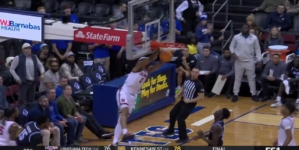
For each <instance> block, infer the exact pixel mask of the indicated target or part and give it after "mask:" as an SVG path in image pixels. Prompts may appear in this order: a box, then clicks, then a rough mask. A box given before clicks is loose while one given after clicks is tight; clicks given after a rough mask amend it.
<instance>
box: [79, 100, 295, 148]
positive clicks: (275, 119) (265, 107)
mask: <svg viewBox="0 0 299 150" xmlns="http://www.w3.org/2000/svg"><path fill="white" fill-rule="evenodd" d="M271 103H272V102H270V101H269V102H264V103H261V102H259V103H257V102H253V101H252V100H251V99H250V98H249V97H240V98H239V101H238V102H236V103H232V102H231V101H230V100H228V99H226V98H225V97H224V96H222V95H220V96H217V97H213V98H210V99H208V98H205V99H204V100H203V101H200V102H198V105H197V107H196V108H194V110H193V111H192V113H191V114H190V116H189V117H188V119H187V120H186V125H187V128H188V133H189V134H188V135H189V138H190V139H191V138H192V137H193V136H195V135H196V132H197V131H198V130H203V131H208V130H209V128H210V127H211V124H212V123H213V116H212V114H213V113H214V111H216V110H218V109H220V108H223V107H226V108H228V109H230V110H231V116H230V118H229V119H227V120H226V121H225V133H224V145H225V146H261V145H262V146H265V145H272V142H273V141H274V140H275V139H276V137H277V131H278V125H279V123H280V120H281V119H282V116H281V115H280V109H279V108H270V104H271ZM173 106H174V105H170V106H168V107H166V108H163V109H161V110H159V111H156V112H154V113H152V114H149V115H147V116H144V117H142V118H140V119H138V120H136V121H133V122H131V123H129V130H130V131H131V132H134V133H135V134H136V135H137V136H136V137H135V140H132V141H131V143H132V145H136V146H154V145H156V146H161V145H170V146H173V145H179V144H177V143H175V140H176V139H177V138H178V136H177V135H174V136H172V137H167V138H164V137H162V136H161V132H162V131H161V130H163V128H166V127H167V126H168V123H167V120H168V118H169V117H168V116H169V112H170V110H171V109H172V107H173ZM103 115H104V114H103ZM294 116H295V117H299V116H298V115H294ZM295 128H296V129H295V139H296V142H297V143H299V130H298V129H299V118H298V119H296V118H295ZM108 130H109V129H108ZM111 130H113V129H111ZM83 136H84V138H86V139H88V140H90V142H89V143H87V144H84V145H85V146H105V145H109V144H111V142H112V140H99V139H97V138H96V137H95V136H94V135H93V134H91V132H90V131H88V129H84V134H83ZM181 145H184V146H206V145H207V144H206V143H205V142H204V141H202V140H198V141H194V140H192V139H191V140H190V141H189V142H187V143H182V144H181Z"/></svg>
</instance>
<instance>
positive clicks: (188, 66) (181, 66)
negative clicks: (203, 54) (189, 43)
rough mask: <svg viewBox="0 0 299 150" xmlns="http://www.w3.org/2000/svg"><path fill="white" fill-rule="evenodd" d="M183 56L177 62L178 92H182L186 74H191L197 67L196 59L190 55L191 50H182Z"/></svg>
mask: <svg viewBox="0 0 299 150" xmlns="http://www.w3.org/2000/svg"><path fill="white" fill-rule="evenodd" d="M182 54H183V55H182V56H181V57H179V58H178V59H177V60H176V63H177V69H176V72H177V74H178V75H177V88H176V92H179V91H180V90H181V86H182V83H183V79H184V75H185V72H188V73H189V72H190V71H191V70H192V69H193V68H194V67H195V65H196V58H195V56H194V55H190V54H189V49H188V48H184V49H183V50H182Z"/></svg>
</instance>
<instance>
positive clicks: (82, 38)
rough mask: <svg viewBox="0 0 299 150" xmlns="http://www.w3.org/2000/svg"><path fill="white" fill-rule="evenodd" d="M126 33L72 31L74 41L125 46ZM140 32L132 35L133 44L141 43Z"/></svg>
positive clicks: (106, 30)
mask: <svg viewBox="0 0 299 150" xmlns="http://www.w3.org/2000/svg"><path fill="white" fill-rule="evenodd" d="M127 34H128V31H122V30H117V29H105V28H93V27H86V28H82V29H78V30H75V31H74V41H77V42H86V43H99V44H107V45H117V46H126V38H127ZM142 37H143V35H142V32H135V33H134V43H135V44H136V43H141V42H142Z"/></svg>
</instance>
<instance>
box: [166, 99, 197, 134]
mask: <svg viewBox="0 0 299 150" xmlns="http://www.w3.org/2000/svg"><path fill="white" fill-rule="evenodd" d="M195 106H196V103H185V102H184V101H183V99H182V100H181V101H179V102H178V103H177V104H176V105H175V106H174V107H173V108H172V110H171V111H170V114H169V118H170V121H169V128H168V132H170V133H174V125H175V121H176V120H178V128H179V138H180V139H182V140H184V139H187V138H188V137H187V131H186V122H185V120H186V119H187V118H188V116H189V114H190V112H191V111H192V110H193V108H194V107H195Z"/></svg>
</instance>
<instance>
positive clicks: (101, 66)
mask: <svg viewBox="0 0 299 150" xmlns="http://www.w3.org/2000/svg"><path fill="white" fill-rule="evenodd" d="M27 2H28V3H27ZM201 2H202V3H201ZM209 2H211V1H205V2H203V1H198V0H186V1H178V2H177V3H176V12H175V14H176V18H175V24H176V27H175V28H176V31H175V33H176V38H177V42H183V43H184V44H186V48H185V49H183V50H181V51H176V52H174V59H173V60H174V61H173V62H171V63H175V64H176V65H177V69H176V72H177V90H179V89H180V88H181V86H182V84H183V81H184V79H185V77H186V75H187V74H188V72H190V70H192V68H194V67H196V68H199V69H200V70H201V74H200V80H201V81H202V82H203V84H204V88H205V92H206V93H205V95H206V96H207V97H209V98H211V97H214V96H215V94H214V93H213V92H212V88H213V85H214V83H215V81H216V79H217V77H218V76H219V75H220V77H221V80H226V85H225V86H226V87H227V88H223V89H225V91H223V93H225V95H226V97H227V99H231V98H232V102H236V101H238V94H239V91H240V86H241V83H242V82H244V80H243V77H244V76H247V79H248V80H247V81H248V84H249V87H250V93H251V96H252V100H254V101H255V102H259V101H260V97H261V102H264V101H267V100H270V99H271V95H270V92H273V91H274V93H278V94H277V96H276V102H275V103H274V104H272V105H271V106H272V107H278V106H281V105H282V99H283V98H282V97H283V95H284V94H287V95H290V93H292V91H296V90H298V89H297V86H298V88H299V83H298V82H299V80H298V77H299V57H297V56H296V57H294V59H293V60H292V61H291V62H289V63H286V62H283V61H281V60H280V55H279V54H274V55H272V56H271V60H270V61H267V62H263V59H262V57H261V53H262V52H266V51H267V49H268V47H269V46H272V45H284V44H285V43H286V41H289V40H290V38H293V37H292V36H287V35H282V32H281V31H289V30H290V29H292V28H296V27H294V26H293V24H296V23H295V22H296V21H295V20H293V18H294V17H295V16H296V15H298V12H299V9H298V8H299V7H298V6H299V4H298V1H296V2H297V3H294V2H293V1H292V0H264V2H263V4H262V5H261V6H259V7H257V8H256V9H254V10H253V13H256V15H254V14H248V15H249V16H248V17H247V19H246V21H247V22H245V20H244V25H243V26H242V29H241V33H238V34H236V35H235V36H234V38H233V39H232V41H231V43H230V46H229V47H223V53H220V52H216V51H214V50H213V47H214V46H218V45H221V43H222V42H223V40H225V37H224V33H225V32H226V31H225V30H226V29H222V30H218V31H216V30H214V26H213V24H212V23H209V22H208V17H209V16H207V15H206V14H205V13H204V4H205V3H209ZM3 3H5V5H3V6H4V7H7V8H11V9H26V10H31V11H37V12H39V13H45V14H46V13H47V14H48V13H53V12H57V11H59V12H60V11H62V16H65V15H66V16H68V17H69V19H68V20H69V22H73V23H83V22H85V21H86V17H85V19H82V18H84V17H82V15H83V16H84V15H88V16H95V17H105V18H108V20H109V21H110V22H111V23H109V24H108V25H107V26H109V27H111V28H121V29H127V28H128V23H127V21H126V19H125V18H126V13H125V12H126V9H127V7H126V1H124V2H116V1H112V0H109V1H105V0H101V1H99V2H98V1H88V0H82V1H79V0H72V1H71V0H69V1H65V0H63V1H56V0H40V1H31V0H14V1H5V2H4V1H3ZM153 7H155V8H159V5H157V6H153ZM110 8H111V10H110ZM149 10H152V11H149ZM162 11H163V10H162ZM144 12H145V13H144V14H142V15H141V17H140V18H139V19H140V20H138V21H135V24H134V30H138V31H145V30H146V29H145V23H147V22H149V21H151V19H153V16H154V14H153V13H156V12H154V11H153V9H149V8H147V7H144ZM261 12H262V13H264V14H263V15H266V18H267V19H266V22H264V24H263V23H261V21H260V20H258V19H257V15H258V18H262V17H260V16H261V15H260V14H261ZM49 18H51V16H49ZM121 18H124V19H121ZM57 19H60V20H62V19H63V18H62V17H58V18H57ZM81 19H82V20H84V21H81ZM116 20H120V21H118V22H115V21H116ZM161 26H162V29H164V27H165V26H167V23H163V22H161ZM298 27H299V26H298ZM155 34H156V32H155V30H153V33H152V34H151V36H152V38H153V39H154V38H155V36H157V35H155ZM247 39H249V41H250V42H249V41H248V40H247ZM1 44H2V45H3V48H4V51H5V52H4V53H5V55H4V57H5V62H3V61H2V62H0V110H1V112H2V117H3V118H6V119H12V120H13V118H16V120H15V121H16V122H18V123H19V125H20V126H23V127H24V129H23V131H22V132H21V133H20V134H18V140H17V144H18V145H32V146H33V145H40V144H42V145H44V146H47V145H49V144H50V143H51V144H52V145H55V146H64V145H70V146H75V145H78V144H79V143H86V142H88V141H87V140H85V139H83V138H82V131H83V129H84V126H86V127H87V128H88V129H89V130H90V131H91V132H92V133H93V134H94V135H95V136H96V137H98V138H103V139H110V138H111V137H112V136H113V134H112V133H111V132H109V131H106V130H104V129H103V128H102V126H101V125H100V124H99V123H98V122H97V121H96V120H95V118H94V117H93V116H92V114H90V110H91V108H92V94H91V92H92V85H93V83H102V84H104V83H105V82H106V81H108V80H113V79H115V78H117V77H121V76H123V75H125V74H126V73H129V72H130V70H131V68H132V66H134V64H135V63H136V61H129V60H126V59H125V55H126V49H125V47H121V46H118V45H105V44H97V43H87V44H88V48H87V49H88V51H89V53H91V55H90V56H91V57H92V58H91V59H92V60H93V67H92V69H91V71H90V72H88V73H87V69H86V68H83V67H82V64H81V63H82V62H80V61H79V57H78V55H79V54H78V50H75V49H76V47H75V46H74V42H73V41H68V40H59V39H57V40H50V41H43V42H36V41H23V40H19V39H10V40H7V41H5V42H3V43H1ZM295 47H296V46H295ZM292 48H293V49H292ZM289 49H290V50H292V53H295V54H297V53H298V51H297V49H298V48H294V45H289ZM11 50H13V55H11V53H10V52H11ZM247 81H246V82H247ZM258 85H260V86H261V88H257V87H258ZM258 91H262V94H261V96H259V92H258ZM277 91H278V92H277ZM296 99H297V100H296V103H297V106H299V92H298V96H297V97H296ZM14 105H15V106H17V108H18V109H17V110H15V109H13V108H12V107H11V106H14ZM298 108H299V107H298ZM18 112H20V113H19V114H18ZM37 114H40V115H41V116H39V115H37ZM12 116H13V117H12ZM26 128H34V129H35V130H37V131H38V132H40V134H38V135H36V136H34V137H32V138H33V139H34V140H30V138H29V137H28V133H27V132H28V131H27V130H26ZM65 133H66V136H67V137H66V138H65V136H64V135H65ZM50 135H53V136H52V137H51V136H50ZM21 137H22V138H21ZM26 138H27V139H26ZM24 139H25V140H24ZM50 141H52V142H50ZM0 146H5V142H3V141H0Z"/></svg>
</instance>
